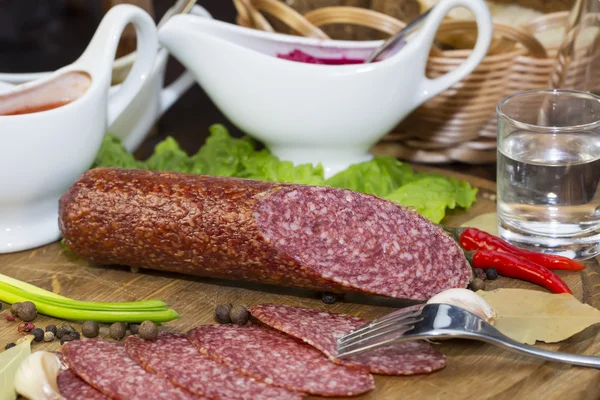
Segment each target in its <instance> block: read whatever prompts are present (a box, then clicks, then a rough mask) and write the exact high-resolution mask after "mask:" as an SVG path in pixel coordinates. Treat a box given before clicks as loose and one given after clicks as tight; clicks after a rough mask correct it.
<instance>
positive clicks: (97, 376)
mask: <svg viewBox="0 0 600 400" xmlns="http://www.w3.org/2000/svg"><path fill="white" fill-rule="evenodd" d="M62 353H63V359H64V362H65V363H66V364H67V365H68V366H69V368H70V369H71V370H72V371H73V372H75V373H76V374H77V375H78V376H79V377H80V378H81V379H83V380H84V381H85V382H87V383H88V384H90V385H91V386H93V387H94V388H96V389H98V390H99V391H101V392H102V393H104V394H106V395H107V396H109V397H111V398H113V399H128V400H137V399H139V400H142V399H148V398H149V396H151V395H156V394H159V393H160V398H161V399H163V400H188V399H190V400H191V399H202V397H198V396H196V395H194V394H192V393H190V392H188V391H186V390H183V389H181V388H178V387H176V386H175V385H173V384H172V383H171V382H169V381H168V380H166V379H164V378H161V377H160V376H158V375H155V374H153V373H150V372H147V371H145V370H144V369H143V368H142V367H140V366H139V365H138V364H137V363H136V362H135V361H133V360H132V359H131V358H130V357H129V356H128V355H127V353H126V352H125V348H124V347H123V346H121V345H119V344H116V343H109V342H106V341H104V340H75V341H72V342H68V343H66V344H65V345H64V346H63V348H62Z"/></svg>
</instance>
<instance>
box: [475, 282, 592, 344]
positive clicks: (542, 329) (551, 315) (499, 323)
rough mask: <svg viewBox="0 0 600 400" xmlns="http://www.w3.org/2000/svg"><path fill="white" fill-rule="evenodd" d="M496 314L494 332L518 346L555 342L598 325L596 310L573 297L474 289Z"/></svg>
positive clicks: (513, 290) (532, 292)
mask: <svg viewBox="0 0 600 400" xmlns="http://www.w3.org/2000/svg"><path fill="white" fill-rule="evenodd" d="M477 294H478V295H480V296H481V297H483V298H484V299H485V301H487V302H488V303H489V304H490V305H491V306H492V307H493V308H494V309H495V310H496V312H497V313H498V319H497V320H496V325H495V327H496V329H498V330H499V331H500V332H502V333H504V334H505V335H506V336H508V337H510V338H512V339H514V340H516V341H517V342H520V343H526V344H535V342H536V341H541V342H546V343H556V342H560V341H563V340H565V339H568V338H570V337H571V336H573V335H575V334H576V333H579V332H581V331H582V330H584V329H586V328H587V327H589V326H591V325H594V324H597V323H599V322H600V310H598V309H596V308H594V307H592V306H590V305H588V304H584V303H581V302H580V301H579V300H577V299H576V298H575V297H574V296H573V295H570V294H567V293H562V294H553V293H547V292H542V291H537V290H527V289H496V290H493V291H483V290H478V291H477Z"/></svg>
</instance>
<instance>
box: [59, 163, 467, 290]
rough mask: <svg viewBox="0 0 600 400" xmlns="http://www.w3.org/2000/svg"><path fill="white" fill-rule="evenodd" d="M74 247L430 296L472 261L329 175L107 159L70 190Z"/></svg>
mask: <svg viewBox="0 0 600 400" xmlns="http://www.w3.org/2000/svg"><path fill="white" fill-rule="evenodd" d="M59 226H60V230H61V232H62V234H63V237H64V240H65V243H66V245H67V246H68V248H69V249H70V250H71V251H72V252H73V253H74V254H75V255H77V256H79V257H81V258H84V259H87V260H91V261H93V262H95V263H99V264H119V265H128V266H132V267H143V268H151V269H158V270H166V271H170V272H179V273H185V274H194V275H201V276H209V277H217V278H226V279H243V280H249V281H255V282H260V283H265V284H274V285H282V286H294V287H301V288H306V289H313V290H319V291H329V292H339V293H342V292H358V293H365V294H376V295H381V296H388V297H394V298H410V299H416V300H425V299H428V298H430V297H431V296H433V295H435V294H437V293H440V292H442V291H444V290H446V289H450V288H461V287H462V288H464V287H466V286H467V284H468V282H469V280H470V277H471V273H472V272H471V268H470V266H469V263H468V262H467V260H466V258H465V257H464V254H463V251H462V250H461V249H460V248H459V247H458V245H457V244H456V243H455V242H454V240H453V239H452V238H450V236H448V235H446V234H445V233H444V232H443V231H442V229H440V228H439V227H437V226H435V225H434V224H432V223H431V222H429V221H428V220H427V219H425V218H424V217H422V216H420V215H418V214H416V213H414V212H411V211H410V210H409V209H407V208H404V207H401V206H399V205H397V204H395V203H392V202H389V201H386V200H383V199H380V198H377V197H375V196H370V195H366V194H362V193H356V192H352V191H349V190H343V189H338V188H331V187H320V186H307V185H291V184H280V183H272V182H264V181H253V180H248V179H236V178H228V177H216V176H202V175H190V174H177V173H169V172H155V171H140V170H123V169H105V168H98V169H93V170H90V171H87V172H86V173H85V174H83V175H82V176H81V177H80V179H79V180H78V181H77V182H76V183H75V184H73V186H72V187H71V189H70V190H69V191H68V192H67V193H65V195H64V196H63V197H62V198H61V200H60V205H59Z"/></svg>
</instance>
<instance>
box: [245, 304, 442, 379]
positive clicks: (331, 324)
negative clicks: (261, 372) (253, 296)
mask: <svg viewBox="0 0 600 400" xmlns="http://www.w3.org/2000/svg"><path fill="white" fill-rule="evenodd" d="M250 312H251V313H252V315H253V316H254V317H255V318H257V319H259V320H260V321H261V322H263V323H264V324H266V325H269V326H271V327H273V328H275V329H278V330H280V331H282V332H285V333H287V334H288V335H291V336H294V337H295V338H298V339H300V340H303V341H304V342H306V343H308V344H310V345H312V346H314V347H315V348H317V349H319V350H320V351H322V352H323V353H325V354H326V355H327V356H328V357H329V359H330V360H332V361H333V362H335V363H339V364H342V365H348V366H357V367H363V368H367V369H368V370H369V371H370V372H372V373H374V374H382V375H413V374H422V373H428V372H432V371H435V370H438V369H440V368H443V367H444V366H445V365H446V356H444V354H442V353H440V352H439V351H437V350H436V349H434V348H433V346H432V345H430V344H429V343H426V342H423V341H417V340H415V341H409V342H400V343H396V344H393V345H389V346H385V347H381V348H379V349H375V350H373V351H371V352H368V353H362V354H357V355H354V356H351V357H349V358H345V359H343V360H338V359H336V358H335V353H336V346H337V339H338V338H339V337H341V336H344V335H345V334H347V333H349V332H350V331H352V330H354V329H356V328H358V327H360V326H362V325H365V324H366V323H368V322H369V321H367V320H365V319H362V318H358V317H353V316H350V315H345V314H336V313H332V312H329V311H325V310H315V309H312V308H304V307H291V306H285V305H279V304H261V305H256V306H253V307H251V308H250Z"/></svg>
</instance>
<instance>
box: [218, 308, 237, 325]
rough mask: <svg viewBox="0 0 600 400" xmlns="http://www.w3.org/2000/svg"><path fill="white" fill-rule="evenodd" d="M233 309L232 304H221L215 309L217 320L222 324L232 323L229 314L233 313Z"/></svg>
mask: <svg viewBox="0 0 600 400" xmlns="http://www.w3.org/2000/svg"><path fill="white" fill-rule="evenodd" d="M232 307H233V306H232V305H231V304H219V305H218V306H217V308H215V320H216V321H217V322H218V323H220V324H228V323H230V322H231V318H229V313H230V312H231V308H232Z"/></svg>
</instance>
